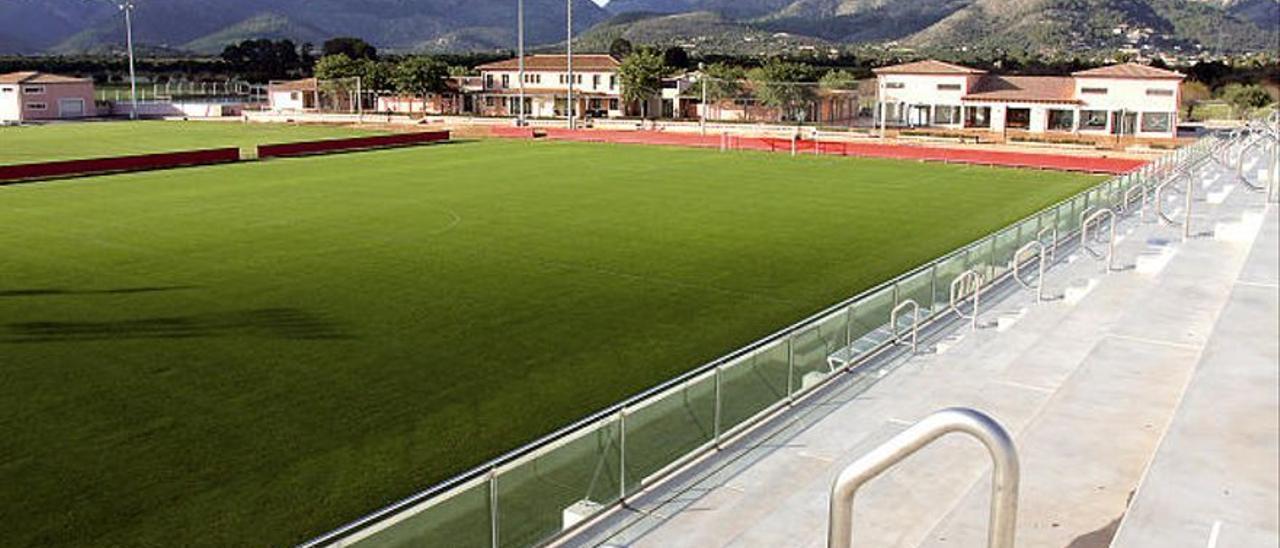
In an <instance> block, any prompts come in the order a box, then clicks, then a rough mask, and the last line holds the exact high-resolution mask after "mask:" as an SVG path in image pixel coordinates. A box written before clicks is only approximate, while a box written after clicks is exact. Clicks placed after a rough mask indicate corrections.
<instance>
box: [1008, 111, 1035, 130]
mask: <svg viewBox="0 0 1280 548" xmlns="http://www.w3.org/2000/svg"><path fill="white" fill-rule="evenodd" d="M1004 127H1007V128H1010V129H1031V109H1029V108H1011V109H1007V110H1005V114H1004Z"/></svg>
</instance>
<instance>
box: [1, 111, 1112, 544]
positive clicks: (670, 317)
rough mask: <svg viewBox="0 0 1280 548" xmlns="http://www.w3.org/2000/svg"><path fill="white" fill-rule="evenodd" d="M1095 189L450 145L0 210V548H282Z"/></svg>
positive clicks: (723, 159)
mask: <svg viewBox="0 0 1280 548" xmlns="http://www.w3.org/2000/svg"><path fill="white" fill-rule="evenodd" d="M0 131H4V130H0ZM5 135H8V134H5ZM0 154H6V155H7V154H11V153H10V152H8V151H5V152H3V153H0ZM10 157H11V156H3V157H0V161H8V160H9V159H10ZM1098 181H1099V179H1097V178H1096V177H1092V176H1086V175H1079V174H1064V173H1054V172H1044V171H1027V170H1013V169H1001V168H988V167H970V166H956V165H942V164H921V163H914V162H900V161H890V160H867V159H851V158H834V157H799V158H790V157H787V156H785V155H782V154H767V153H751V152H738V153H719V152H715V151H708V150H692V149H677V148H660V147H646V146H630V145H603V144H586V143H556V142H548V143H543V142H530V141H481V142H470V143H457V144H449V145H439V146H430V147H418V148H403V149H395V150H384V151H376V152H365V153H357V154H344V155H334V156H324V157H311V158H301V159H288V160H272V161H265V162H254V163H241V164H230V165H221V166H211V167H203V168H193V169H181V170H172V171H157V172H147V173H137V174H122V175H115V176H108V177H95V178H84V179H70V180H61V181H48V182H42V183H33V184H24V185H14V186H8V187H0V212H2V213H0V219H3V220H2V221H0V224H2V226H3V230H0V250H3V255H4V260H3V261H0V484H3V485H4V486H5V487H4V489H2V490H0V522H3V523H4V524H5V533H4V537H5V539H6V542H5V544H6V545H9V546H30V545H40V546H81V545H131V546H196V545H207V546H231V545H234V546H241V545H251V546H279V545H288V544H293V543H296V542H299V541H302V540H305V539H306V538H308V537H311V536H313V535H316V534H319V533H323V532H324V531H326V530H328V529H330V528H333V527H335V526H337V525H340V524H342V523H344V522H346V521H348V520H351V519H353V518H356V517H359V516H360V515H363V514H365V513H367V512H368V511H371V510H373V509H375V508H377V507H379V506H381V505H384V504H386V503H388V502H391V501H393V500H395V499H398V498H400V497H403V496H406V495H408V494H411V493H413V492H415V491H417V490H419V489H421V488H424V487H426V486H429V485H430V484H432V483H434V482H437V481H440V480H443V479H446V478H448V477H449V476H451V475H453V474H456V473H458V472H461V471H463V470H466V469H468V468H470V467H471V466H474V465H476V464H479V463H480V462H483V461H484V460H487V459H489V458H492V457H494V456H496V455H498V454H500V453H502V452H504V451H506V450H509V449H511V448H514V447H515V446H517V445H519V444H522V443H525V442H528V441H530V440H532V439H534V438H536V437H538V436H539V435H541V434H545V433H547V432H550V431H552V430H554V429H556V428H558V427H561V426H564V425H565V424H568V423H570V422H572V421H574V420H575V419H578V418H580V417H582V416H584V415H587V414H589V413H591V412H593V411H596V410H599V409H601V408H604V407H606V406H608V405H610V404H612V403H615V402H617V401H619V400H621V399H623V398H625V397H627V396H629V395H631V394H634V393H636V392H639V391H641V390H643V389H645V388H648V387H651V386H653V385H655V384H658V383H660V382H662V381H664V380H666V379H668V378H671V377H673V376H676V375H678V374H680V373H682V372H685V371H687V370H689V369H692V368H694V367H696V366H698V365H700V364H702V363H704V362H706V361H708V360H711V359H713V358H715V357H717V356H720V355H722V354H724V353H726V352H728V351H731V350H734V349H735V348H737V347H739V346H741V345H744V344H746V343H749V342H751V341H753V340H755V339H757V338H759V337H762V336H764V335H766V334H769V333H771V332H773V331H775V330H777V329H779V328H781V327H783V326H785V325H787V324H789V323H791V322H794V321H796V320H798V319H801V318H803V317H805V316H807V315H808V314H810V313H813V312H815V311H817V310H819V309H822V308H824V307H826V306H828V305H830V304H833V303H835V302H837V301H839V300H841V299H843V298H846V297H849V296H851V295H853V294H855V293H857V292H859V291H861V290H863V289H866V288H869V287H871V286H874V285H876V284H877V283H879V282H881V281H884V280H886V279H888V278H890V277H892V276H894V275H897V274H899V273H902V272H904V271H906V270H909V269H910V268H912V267H914V266H916V265H919V264H921V263H923V262H926V261H928V260H930V259H932V258H934V257H937V256H939V255H942V254H944V253H945V252H947V251H950V250H952V249H954V248H956V247H959V246H961V245H963V244H965V243H968V242H970V241H973V240H975V239H977V238H979V237H981V236H983V235H985V234H987V233H989V232H991V231H993V230H994V229H996V228H999V227H1002V226H1004V225H1006V224H1008V223H1010V222H1013V221H1015V220H1017V219H1019V218H1021V217H1022V216H1024V215H1026V214H1029V213H1031V212H1033V211H1034V210H1036V209H1038V208H1040V207H1043V206H1047V205H1050V204H1052V203H1053V202H1056V201H1057V200H1059V199H1061V198H1064V197H1066V196H1069V195H1071V194H1073V193H1075V192H1077V191H1079V190H1082V189H1084V188H1086V187H1088V186H1090V185H1092V184H1095V183H1097V182H1098Z"/></svg>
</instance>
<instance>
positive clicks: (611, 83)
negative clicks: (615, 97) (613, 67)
mask: <svg viewBox="0 0 1280 548" xmlns="http://www.w3.org/2000/svg"><path fill="white" fill-rule="evenodd" d="M616 87H618V77H617V76H609V89H614V88H616Z"/></svg>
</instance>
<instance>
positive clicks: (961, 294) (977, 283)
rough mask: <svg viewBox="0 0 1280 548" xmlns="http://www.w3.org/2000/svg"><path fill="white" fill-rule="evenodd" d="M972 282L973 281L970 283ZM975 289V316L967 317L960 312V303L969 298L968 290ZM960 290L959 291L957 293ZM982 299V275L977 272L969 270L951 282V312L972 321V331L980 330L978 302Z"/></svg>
mask: <svg viewBox="0 0 1280 548" xmlns="http://www.w3.org/2000/svg"><path fill="white" fill-rule="evenodd" d="M970 280H972V281H970ZM970 288H972V289H973V315H972V316H970V315H967V314H965V313H964V312H963V311H961V310H960V303H961V302H962V301H964V299H965V297H966V296H967V293H968V289H970ZM957 290H958V291H957ZM981 298H982V274H979V273H978V271H977V270H973V269H969V270H966V271H964V272H962V273H961V274H960V275H959V276H956V279H954V280H951V310H953V311H955V313H956V315H957V316H960V318H961V319H965V320H970V322H971V325H970V327H971V328H972V329H977V328H978V301H979V300H980V299H981Z"/></svg>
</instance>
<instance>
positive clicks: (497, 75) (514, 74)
mask: <svg viewBox="0 0 1280 548" xmlns="http://www.w3.org/2000/svg"><path fill="white" fill-rule="evenodd" d="M525 75H527V76H531V77H532V81H530V82H525V84H524V89H525V91H526V92H530V93H533V92H537V91H540V90H562V89H565V88H567V87H569V84H567V83H561V81H560V77H561V76H565V75H566V73H564V72H552V71H532V70H525ZM503 76H506V77H507V86H506V87H503V85H502V77H503ZM490 77H492V78H493V83H492V85H490V84H489V82H490V80H489V78H490ZM573 77H574V82H575V83H574V84H573V89H574V90H575V91H590V92H596V93H607V94H611V95H620V94H621V93H622V83H621V82H618V81H616V80H615V81H614V85H613V87H610V86H609V78H610V77H614V78H616V77H617V73H615V72H601V71H578V70H575V71H573ZM481 78H483V81H484V86H485V89H486V90H488V91H502V90H507V91H516V90H519V89H520V71H517V70H512V71H502V70H494V71H484V73H482V75H481Z"/></svg>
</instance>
